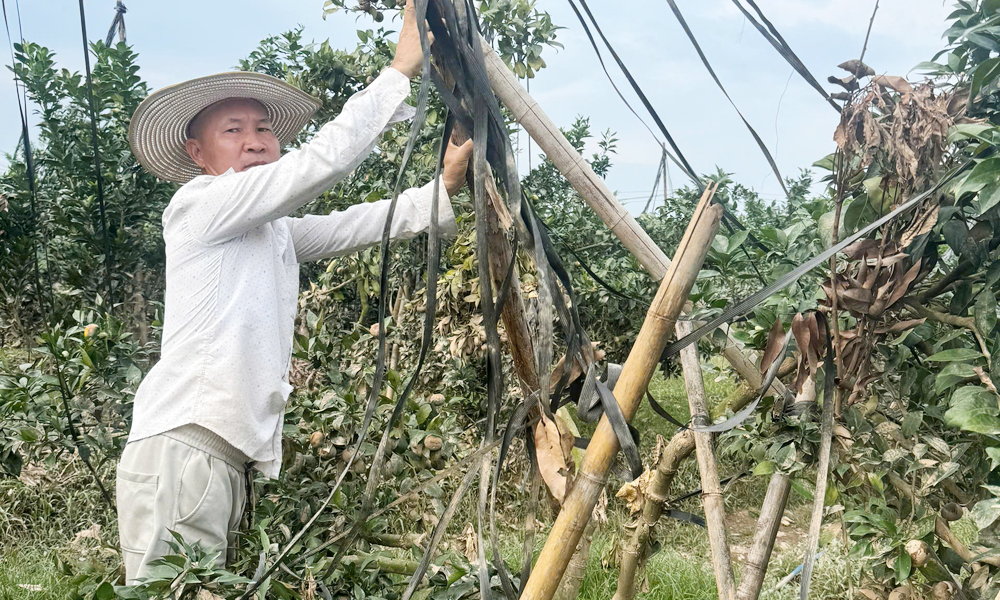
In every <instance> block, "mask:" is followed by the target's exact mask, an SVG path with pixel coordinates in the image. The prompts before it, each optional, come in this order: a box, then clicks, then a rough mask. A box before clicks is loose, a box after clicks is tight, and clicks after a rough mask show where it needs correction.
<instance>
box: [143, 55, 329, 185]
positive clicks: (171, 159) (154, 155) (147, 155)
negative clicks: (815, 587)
mask: <svg viewBox="0 0 1000 600" xmlns="http://www.w3.org/2000/svg"><path fill="white" fill-rule="evenodd" d="M228 98H251V99H253V100H256V101H258V102H260V103H261V104H262V105H264V107H265V108H266V109H267V112H268V116H269V117H270V118H271V127H272V129H273V130H274V135H275V136H276V137H277V138H278V142H279V143H280V144H281V146H282V147H284V146H286V145H287V144H289V143H290V142H291V141H292V140H294V139H295V136H296V135H297V134H298V132H299V131H301V130H302V128H303V127H304V126H305V125H306V123H308V122H309V119H311V118H312V116H313V114H315V113H316V111H317V110H318V109H319V107H320V102H319V100H317V99H316V98H313V97H312V96H310V95H309V94H307V93H305V92H303V91H302V90H300V89H298V88H296V87H293V86H291V85H289V84H287V83H285V82H284V81H281V80H280V79H277V78H275V77H271V76H270V75H264V74H263V73H252V72H243V71H237V72H232V73H219V74H216V75H209V76H207V77H199V78H197V79H192V80H190V81H185V82H184V83H178V84H176V85H171V86H167V87H165V88H163V89H160V90H157V91H156V92H153V93H152V94H150V95H149V96H148V97H147V98H146V99H145V100H143V101H142V104H140V105H139V108H137V109H136V110H135V114H134V115H132V121H131V123H129V128H128V141H129V145H130V146H131V148H132V153H133V154H134V155H135V157H136V159H137V160H138V161H139V164H141V165H142V166H143V167H145V168H146V170H148V171H149V172H150V173H152V174H153V175H156V176H157V177H159V178H160V179H166V180H167V181H173V182H175V183H181V184H183V183H187V182H188V181H191V180H192V179H194V178H195V177H197V176H198V175H201V174H202V173H201V168H199V167H198V165H196V164H195V163H194V161H193V160H191V157H190V156H189V155H188V153H187V150H186V149H185V142H186V141H187V127H188V124H189V123H190V122H191V119H193V118H194V117H195V115H197V114H198V113H199V112H201V111H202V110H203V109H205V108H206V107H208V106H211V105H212V104H215V103H216V102H219V101H220V100H226V99H228Z"/></svg>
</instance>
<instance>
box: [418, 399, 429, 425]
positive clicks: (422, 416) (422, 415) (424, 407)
mask: <svg viewBox="0 0 1000 600" xmlns="http://www.w3.org/2000/svg"><path fill="white" fill-rule="evenodd" d="M429 416H431V405H430V404H421V405H420V406H419V407H418V408H417V423H419V424H421V425H423V423H424V421H426V420H427V417H429Z"/></svg>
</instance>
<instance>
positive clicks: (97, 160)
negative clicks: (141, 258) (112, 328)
mask: <svg viewBox="0 0 1000 600" xmlns="http://www.w3.org/2000/svg"><path fill="white" fill-rule="evenodd" d="M80 33H81V34H82V36H83V65H84V68H85V70H86V75H87V106H88V108H89V109H90V139H91V142H93V145H94V177H95V180H96V182H97V205H98V207H99V209H100V213H101V234H102V235H103V237H104V268H105V271H106V275H107V278H108V313H109V314H114V309H115V295H114V284H113V282H112V277H111V265H112V263H113V260H114V259H113V257H112V255H111V239H110V238H109V237H108V220H107V215H106V211H105V206H104V181H103V178H102V177H101V149H100V144H99V143H98V137H97V110H96V109H95V108H94V84H93V80H92V77H91V73H90V48H89V46H88V43H87V17H86V14H85V11H84V9H83V0H80Z"/></svg>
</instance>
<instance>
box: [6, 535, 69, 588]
mask: <svg viewBox="0 0 1000 600" xmlns="http://www.w3.org/2000/svg"><path fill="white" fill-rule="evenodd" d="M70 591H71V588H70V586H69V584H68V582H67V581H66V578H65V577H63V576H62V575H61V574H60V573H59V572H58V571H57V570H56V566H55V556H54V555H53V554H51V553H49V552H46V551H45V550H42V549H40V548H28V549H19V548H14V547H10V548H5V549H0V598H2V599H3V600H22V599H23V600H63V599H64V598H67V597H68V596H69V595H70Z"/></svg>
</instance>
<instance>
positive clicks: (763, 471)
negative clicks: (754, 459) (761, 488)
mask: <svg viewBox="0 0 1000 600" xmlns="http://www.w3.org/2000/svg"><path fill="white" fill-rule="evenodd" d="M774 471H775V464H774V463H773V462H772V461H769V460H763V461H761V462H759V463H757V466H756V467H754V468H753V474H754V475H770V474H772V473H774Z"/></svg>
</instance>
